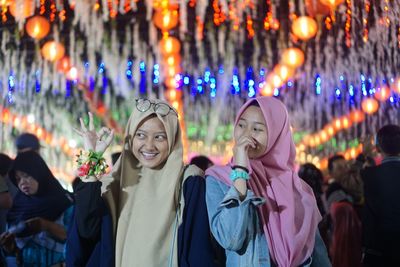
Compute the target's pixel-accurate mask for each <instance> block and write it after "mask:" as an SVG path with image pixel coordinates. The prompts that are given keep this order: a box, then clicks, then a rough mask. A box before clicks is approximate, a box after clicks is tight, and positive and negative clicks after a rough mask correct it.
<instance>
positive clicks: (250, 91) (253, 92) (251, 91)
mask: <svg viewBox="0 0 400 267" xmlns="http://www.w3.org/2000/svg"><path fill="white" fill-rule="evenodd" d="M255 95H256V91H255V90H254V88H252V87H251V88H249V93H248V96H249V97H253V96H255Z"/></svg>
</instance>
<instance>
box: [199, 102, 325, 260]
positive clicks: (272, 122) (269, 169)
mask: <svg viewBox="0 0 400 267" xmlns="http://www.w3.org/2000/svg"><path fill="white" fill-rule="evenodd" d="M234 140H235V145H234V148H233V158H232V161H231V164H230V165H226V166H216V165H214V166H213V167H211V168H209V169H208V170H207V171H206V201H207V208H208V213H209V221H210V225H211V231H212V233H213V235H214V237H215V238H216V239H217V241H218V242H219V244H220V245H221V246H222V247H223V248H225V252H226V258H227V261H226V265H227V266H229V267H231V266H232V267H233V266H251V267H270V266H279V267H294V266H296V267H297V266H315V267H325V266H331V264H330V262H329V259H328V253H327V251H326V248H325V246H324V243H323V241H322V239H321V237H320V235H319V231H318V223H319V221H320V220H321V215H320V213H319V210H318V206H317V203H316V200H315V197H314V194H313V191H312V189H311V188H310V186H308V185H307V184H306V183H305V182H304V181H303V180H301V179H300V178H299V177H298V176H297V173H296V172H295V164H294V159H295V155H296V152H295V146H294V143H293V139H292V134H291V131H290V124H289V116H288V113H287V110H286V107H285V106H284V105H283V104H282V103H281V102H280V101H279V100H278V99H275V98H271V97H257V98H255V99H251V100H249V101H248V102H246V103H245V104H244V105H243V106H242V108H241V109H240V110H239V112H238V115H237V117H236V120H235V123H234Z"/></svg>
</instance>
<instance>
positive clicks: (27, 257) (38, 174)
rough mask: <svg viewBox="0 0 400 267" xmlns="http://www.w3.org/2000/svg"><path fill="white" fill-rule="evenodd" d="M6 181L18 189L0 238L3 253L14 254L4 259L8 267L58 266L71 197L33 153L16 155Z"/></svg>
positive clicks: (70, 208)
mask: <svg viewBox="0 0 400 267" xmlns="http://www.w3.org/2000/svg"><path fill="white" fill-rule="evenodd" d="M9 177H10V180H11V181H12V182H13V183H14V184H15V186H17V187H18V192H17V195H16V196H15V198H14V199H13V205H12V207H11V209H10V210H9V212H8V214H7V223H8V229H7V231H6V232H5V233H3V234H2V235H1V236H0V244H1V245H2V246H3V248H4V250H5V251H6V252H7V253H9V254H13V253H15V254H16V257H15V259H13V257H9V258H8V259H10V261H8V264H9V266H10V265H11V266H15V265H19V266H24V267H31V266H32V267H33V266H38V267H48V266H61V265H62V264H63V263H64V261H65V254H64V250H65V240H66V236H67V234H66V231H67V226H68V224H69V222H70V221H71V218H72V209H73V199H72V195H71V194H70V193H69V192H68V191H65V190H64V189H63V188H62V186H61V185H60V183H59V182H58V181H57V179H56V178H55V177H54V176H53V174H52V173H51V171H50V169H49V168H48V166H47V165H46V163H45V162H44V160H43V159H42V157H41V156H40V155H39V154H38V153H37V152H35V151H26V152H23V153H20V154H18V155H17V157H16V158H15V159H14V161H13V163H12V166H11V169H10V171H9ZM15 261H16V262H15Z"/></svg>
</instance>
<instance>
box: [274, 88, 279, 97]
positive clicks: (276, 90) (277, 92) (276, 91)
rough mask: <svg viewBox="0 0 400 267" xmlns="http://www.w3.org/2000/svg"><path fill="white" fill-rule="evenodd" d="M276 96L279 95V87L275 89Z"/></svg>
mask: <svg viewBox="0 0 400 267" xmlns="http://www.w3.org/2000/svg"><path fill="white" fill-rule="evenodd" d="M274 96H279V89H278V88H275V89H274Z"/></svg>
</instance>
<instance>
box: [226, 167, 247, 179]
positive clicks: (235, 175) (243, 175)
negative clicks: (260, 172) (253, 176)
mask: <svg viewBox="0 0 400 267" xmlns="http://www.w3.org/2000/svg"><path fill="white" fill-rule="evenodd" d="M229 178H230V179H231V181H232V182H234V181H236V180H237V179H243V180H246V181H247V180H249V179H250V176H249V173H247V172H245V171H242V170H237V169H234V170H232V171H231V173H230V175H229Z"/></svg>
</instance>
